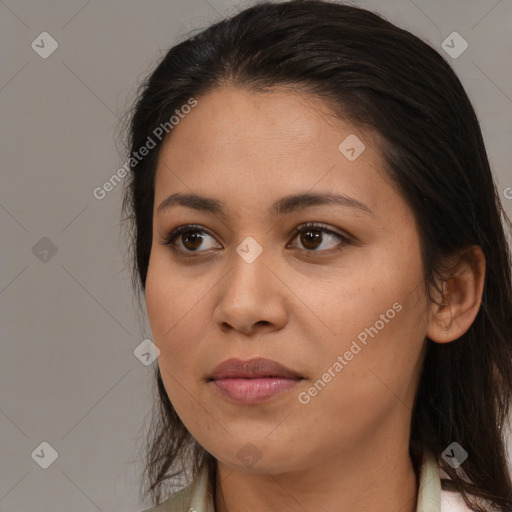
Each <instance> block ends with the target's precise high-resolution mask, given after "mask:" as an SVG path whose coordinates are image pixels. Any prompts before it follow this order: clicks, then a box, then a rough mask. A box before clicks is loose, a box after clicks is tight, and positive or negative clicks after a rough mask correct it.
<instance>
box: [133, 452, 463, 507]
mask: <svg viewBox="0 0 512 512" xmlns="http://www.w3.org/2000/svg"><path fill="white" fill-rule="evenodd" d="M207 488H208V468H207V466H206V464H203V466H202V467H201V469H200V471H199V473H198V474H197V476H196V477H195V478H194V480H193V481H192V483H191V484H190V485H189V486H188V487H185V488H184V489H182V490H181V491H178V492H177V493H175V494H173V495H172V496H170V497H169V498H167V499H166V500H165V501H163V502H162V503H160V504H159V505H157V506H156V507H152V508H149V509H146V510H144V511H142V512H215V506H214V503H213V499H212V498H208V496H207ZM416 512H471V510H470V509H469V508H468V507H467V505H466V504H465V502H464V500H463V499H462V496H461V495H460V494H458V493H452V492H448V491H443V490H441V476H440V470H439V466H438V463H437V460H436V458H435V456H434V455H433V454H432V452H430V451H425V455H424V458H423V462H422V465H421V471H420V481H419V488H418V501H417V505H416Z"/></svg>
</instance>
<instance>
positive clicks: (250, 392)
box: [209, 358, 303, 405]
mask: <svg viewBox="0 0 512 512" xmlns="http://www.w3.org/2000/svg"><path fill="white" fill-rule="evenodd" d="M302 380H303V377H301V376H300V375H299V374H298V373H297V372H295V371H294V370H291V369H290V368H287V367H286V366H283V365H282V364H280V363H278V362H276V361H272V360H270V359H264V358H256V359H250V360H248V361H242V360H241V359H228V360H227V361H224V362H223V363H221V364H220V365H218V366H217V367H216V368H215V369H214V370H213V372H212V374H211V376H210V378H209V382H210V383H211V384H212V385H213V386H214V388H215V389H216V390H217V391H218V392H219V393H220V395H221V396H222V397H223V398H224V399H226V400H228V401H229V402H231V403H235V404H238V405H254V404H258V403H261V402H265V401H267V400H270V399H271V398H273V397H275V396H277V395H279V394H281V393H283V392H285V391H287V390H289V389H291V388H293V387H295V386H296V385H297V384H298V383H299V382H301V381H302Z"/></svg>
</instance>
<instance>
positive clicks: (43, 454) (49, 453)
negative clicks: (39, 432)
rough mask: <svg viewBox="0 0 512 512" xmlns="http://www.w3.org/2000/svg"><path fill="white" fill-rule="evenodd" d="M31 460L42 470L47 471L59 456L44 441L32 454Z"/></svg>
mask: <svg viewBox="0 0 512 512" xmlns="http://www.w3.org/2000/svg"><path fill="white" fill-rule="evenodd" d="M31 456H32V458H33V459H34V460H35V461H36V462H37V464H39V466H41V467H42V468H43V469H48V468H49V467H50V466H51V465H52V464H53V463H54V462H55V461H56V460H57V457H58V456H59V454H58V453H57V450H55V448H54V447H53V446H52V445H51V444H50V443H47V442H46V441H43V442H42V443H41V444H40V445H39V446H38V447H37V448H36V449H35V450H34V451H33V452H32V453H31Z"/></svg>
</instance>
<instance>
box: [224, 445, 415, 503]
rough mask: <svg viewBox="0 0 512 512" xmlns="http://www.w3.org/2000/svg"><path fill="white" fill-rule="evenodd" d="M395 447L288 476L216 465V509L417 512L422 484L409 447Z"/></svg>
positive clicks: (358, 452)
mask: <svg viewBox="0 0 512 512" xmlns="http://www.w3.org/2000/svg"><path fill="white" fill-rule="evenodd" d="M400 437H401V438H402V439H403V437H402V436H400ZM406 439H408V437H406ZM397 448H398V447H397V446H396V445H395V443H393V442H389V439H388V440H387V442H386V443H382V440H381V441H379V443H377V444H374V443H372V445H371V446H370V445H368V444H367V445H366V446H364V447H361V445H359V446H358V449H355V450H351V451H347V450H345V451H343V452H342V453H341V452H337V453H335V454H333V456H332V458H331V459H329V460H326V459H325V458H323V460H322V461H321V463H319V464H317V465H315V466H313V467H309V468H306V469H301V470H297V471H295V470H294V471H290V472H275V473H273V472H270V471H263V472H260V473H254V472H247V471H244V470H243V469H239V468H230V467H228V466H226V465H225V464H224V463H222V462H221V461H217V471H216V475H217V476H216V484H215V510H216V512H236V511H239V510H244V512H271V511H275V510H283V511H286V512H304V510H322V511H325V512H369V511H379V512H396V511H400V512H415V511H416V507H417V491H418V480H417V477H416V474H415V472H414V468H413V464H412V460H411V458H410V456H409V452H408V447H405V448H404V447H402V449H400V450H398V449H397Z"/></svg>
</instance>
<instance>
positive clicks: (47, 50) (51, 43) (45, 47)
mask: <svg viewBox="0 0 512 512" xmlns="http://www.w3.org/2000/svg"><path fill="white" fill-rule="evenodd" d="M30 46H31V47H32V50H34V51H35V52H36V53H37V54H38V55H39V57H41V58H42V59H47V58H48V57H49V56H50V55H51V54H52V53H53V52H54V51H55V50H56V49H57V48H58V47H59V43H57V41H55V39H54V38H53V37H52V36H51V35H50V34H48V32H41V33H40V34H39V35H38V36H37V37H36V38H35V39H34V40H33V41H32V44H31V45H30Z"/></svg>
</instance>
